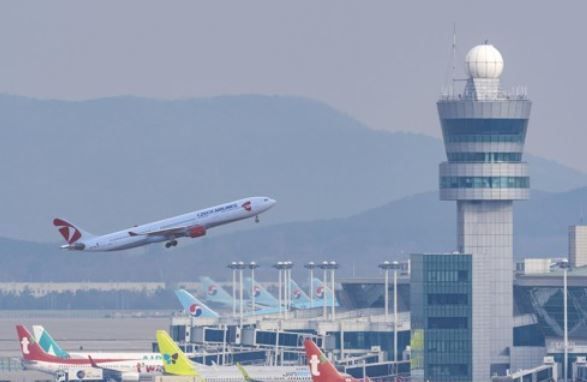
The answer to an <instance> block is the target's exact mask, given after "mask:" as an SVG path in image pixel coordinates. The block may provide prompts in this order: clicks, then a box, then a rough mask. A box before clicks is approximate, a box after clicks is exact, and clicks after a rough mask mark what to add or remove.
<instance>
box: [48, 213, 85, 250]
mask: <svg viewBox="0 0 587 382" xmlns="http://www.w3.org/2000/svg"><path fill="white" fill-rule="evenodd" d="M53 225H54V226H55V227H57V228H58V229H59V233H61V236H63V238H64V239H65V241H67V242H68V243H69V244H73V243H75V242H76V241H78V240H79V239H80V238H81V237H82V232H81V231H80V230H79V229H77V228H76V227H75V226H74V225H73V224H71V223H69V222H67V221H65V220H63V219H59V218H55V219H53Z"/></svg>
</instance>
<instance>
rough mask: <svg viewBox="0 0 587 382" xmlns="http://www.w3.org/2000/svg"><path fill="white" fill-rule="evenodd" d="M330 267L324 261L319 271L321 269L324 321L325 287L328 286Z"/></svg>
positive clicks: (325, 313) (326, 308) (325, 309)
mask: <svg viewBox="0 0 587 382" xmlns="http://www.w3.org/2000/svg"><path fill="white" fill-rule="evenodd" d="M329 267H330V263H329V262H328V261H326V260H324V261H323V262H322V264H320V269H322V271H323V272H322V318H323V319H325V320H326V318H328V317H327V316H328V306H327V304H326V285H328V284H327V283H328V268H329Z"/></svg>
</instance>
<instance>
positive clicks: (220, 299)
mask: <svg viewBox="0 0 587 382" xmlns="http://www.w3.org/2000/svg"><path fill="white" fill-rule="evenodd" d="M200 283H201V284H202V289H203V297H202V298H203V299H204V300H206V302H208V303H210V302H213V303H216V304H222V305H225V306H232V304H233V300H232V296H231V295H229V294H228V293H227V292H226V291H225V290H224V289H223V288H222V287H221V286H220V285H218V283H217V282H215V281H214V280H212V279H211V278H210V277H200Z"/></svg>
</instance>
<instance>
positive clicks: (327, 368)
mask: <svg viewBox="0 0 587 382" xmlns="http://www.w3.org/2000/svg"><path fill="white" fill-rule="evenodd" d="M304 348H305V349H306V358H307V360H308V364H309V366H310V374H311V375H312V381H313V382H351V381H357V380H356V379H355V378H352V377H347V376H344V375H342V374H341V373H340V372H339V371H338V370H336V368H335V367H334V365H333V364H332V362H330V360H328V358H326V356H325V355H324V353H322V351H321V350H320V349H319V348H318V346H316V344H315V343H314V341H312V340H311V339H309V338H306V340H305V341H304Z"/></svg>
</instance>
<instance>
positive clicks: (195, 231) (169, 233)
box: [128, 225, 206, 237]
mask: <svg viewBox="0 0 587 382" xmlns="http://www.w3.org/2000/svg"><path fill="white" fill-rule="evenodd" d="M205 234H206V227H205V226H203V225H191V226H180V227H170V228H165V229H160V230H155V231H147V232H133V231H128V235H129V236H165V237H179V236H189V237H198V236H204V235H205Z"/></svg>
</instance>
